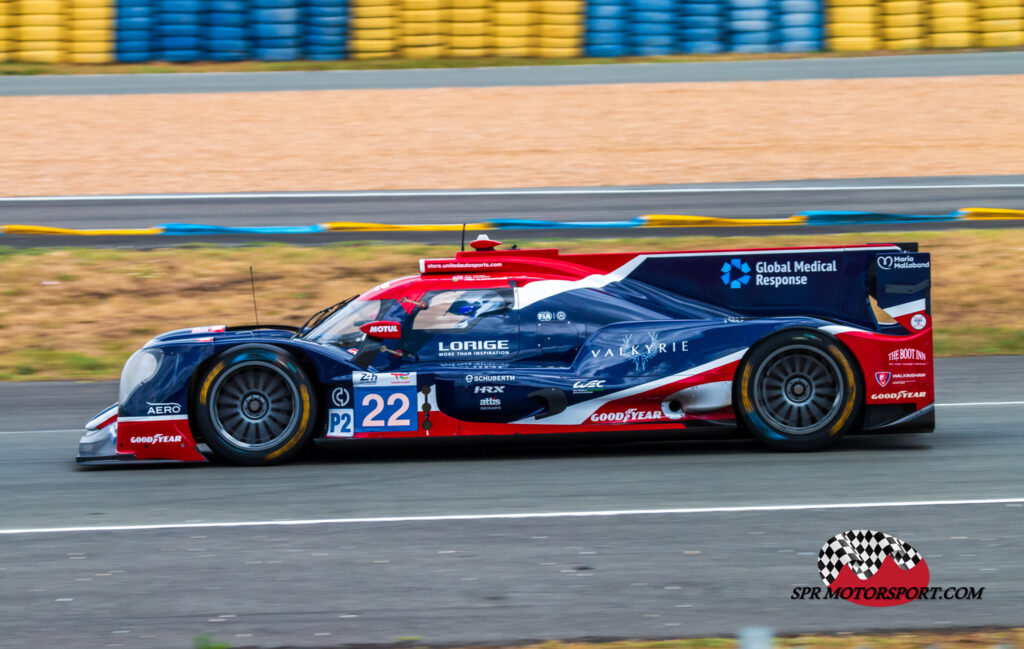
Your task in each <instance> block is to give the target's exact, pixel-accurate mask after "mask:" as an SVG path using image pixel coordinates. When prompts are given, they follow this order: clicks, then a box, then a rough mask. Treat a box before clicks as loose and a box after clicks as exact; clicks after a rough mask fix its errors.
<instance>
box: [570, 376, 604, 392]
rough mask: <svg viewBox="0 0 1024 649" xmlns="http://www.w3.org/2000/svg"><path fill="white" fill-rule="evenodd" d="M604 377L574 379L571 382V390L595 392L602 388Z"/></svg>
mask: <svg viewBox="0 0 1024 649" xmlns="http://www.w3.org/2000/svg"><path fill="white" fill-rule="evenodd" d="M604 384H605V380H604V379H591V380H590V381H576V382H575V383H573V384H572V390H573V392H596V391H598V390H603V389H604Z"/></svg>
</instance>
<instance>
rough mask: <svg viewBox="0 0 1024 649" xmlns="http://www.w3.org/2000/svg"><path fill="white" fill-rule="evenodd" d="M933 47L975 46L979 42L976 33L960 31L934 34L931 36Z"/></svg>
mask: <svg viewBox="0 0 1024 649" xmlns="http://www.w3.org/2000/svg"><path fill="white" fill-rule="evenodd" d="M928 40H929V45H930V46H931V47H943V48H945V47H973V46H974V45H975V44H976V43H977V39H976V38H975V35H974V33H972V32H959V33H952V34H932V35H931V36H930V37H929V39H928Z"/></svg>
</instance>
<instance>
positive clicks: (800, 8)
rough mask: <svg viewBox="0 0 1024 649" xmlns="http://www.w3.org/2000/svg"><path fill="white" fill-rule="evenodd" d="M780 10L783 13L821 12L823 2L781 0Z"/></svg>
mask: <svg viewBox="0 0 1024 649" xmlns="http://www.w3.org/2000/svg"><path fill="white" fill-rule="evenodd" d="M779 11H781V12H782V13H820V12H821V4H819V2H818V0H779Z"/></svg>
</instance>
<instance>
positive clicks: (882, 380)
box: [875, 372, 892, 388]
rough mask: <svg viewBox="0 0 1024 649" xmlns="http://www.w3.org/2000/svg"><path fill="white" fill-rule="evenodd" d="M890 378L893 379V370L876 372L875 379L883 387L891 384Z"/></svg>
mask: <svg viewBox="0 0 1024 649" xmlns="http://www.w3.org/2000/svg"><path fill="white" fill-rule="evenodd" d="M890 379H892V372H875V381H877V382H878V385H880V386H882V387H883V388H884V387H885V386H887V385H889V380H890Z"/></svg>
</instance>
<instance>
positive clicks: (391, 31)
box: [358, 27, 398, 43]
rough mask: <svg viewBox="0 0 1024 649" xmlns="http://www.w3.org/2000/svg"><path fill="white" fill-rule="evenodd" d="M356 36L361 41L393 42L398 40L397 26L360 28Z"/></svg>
mask: <svg viewBox="0 0 1024 649" xmlns="http://www.w3.org/2000/svg"><path fill="white" fill-rule="evenodd" d="M358 36H359V40H361V41H388V42H392V43H395V42H397V41H398V28H397V27H390V28H388V29H360V30H359V32H358Z"/></svg>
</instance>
